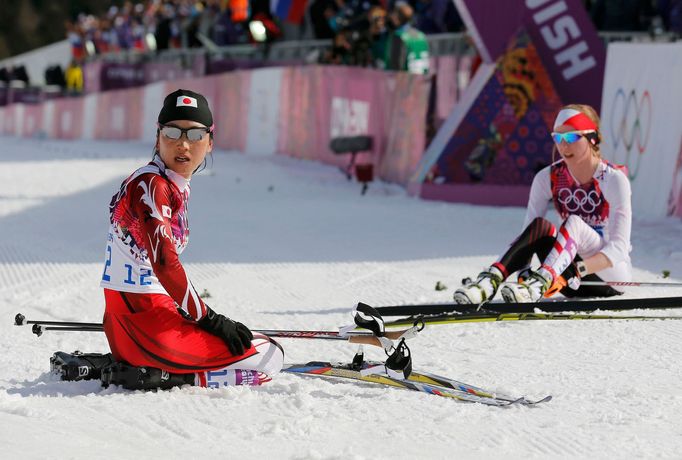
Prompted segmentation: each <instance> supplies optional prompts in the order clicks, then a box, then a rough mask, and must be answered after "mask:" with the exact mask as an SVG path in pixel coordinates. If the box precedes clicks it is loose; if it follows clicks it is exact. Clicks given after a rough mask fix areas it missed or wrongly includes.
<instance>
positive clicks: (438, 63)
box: [431, 56, 464, 124]
mask: <svg viewBox="0 0 682 460" xmlns="http://www.w3.org/2000/svg"><path fill="white" fill-rule="evenodd" d="M431 68H432V69H433V70H432V71H433V72H434V73H435V75H436V114H435V115H436V120H437V124H440V123H438V121H441V120H445V119H446V118H447V117H448V115H450V112H452V109H453V108H454V107H455V104H456V103H457V94H458V92H460V91H463V90H464V88H458V86H459V85H458V83H459V82H458V80H457V57H456V56H438V57H435V58H432V66H431Z"/></svg>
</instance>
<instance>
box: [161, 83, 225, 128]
mask: <svg viewBox="0 0 682 460" xmlns="http://www.w3.org/2000/svg"><path fill="white" fill-rule="evenodd" d="M173 120H192V121H196V122H197V123H201V124H202V125H204V126H206V127H207V128H211V129H212V128H213V114H211V109H210V108H209V107H208V101H206V98H205V97H204V96H202V95H201V94H199V93H195V92H194V91H190V90H188V89H179V90H177V91H173V92H172V93H170V94H169V95H168V96H166V99H164V100H163V108H162V109H161V112H159V119H158V122H159V124H161V125H165V124H166V123H168V122H170V121H173Z"/></svg>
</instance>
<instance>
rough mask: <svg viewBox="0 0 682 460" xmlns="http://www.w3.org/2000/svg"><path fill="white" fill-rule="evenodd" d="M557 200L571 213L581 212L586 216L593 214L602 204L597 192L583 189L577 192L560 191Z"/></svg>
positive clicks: (565, 189) (564, 189)
mask: <svg viewBox="0 0 682 460" xmlns="http://www.w3.org/2000/svg"><path fill="white" fill-rule="evenodd" d="M557 199H558V200H559V203H561V204H562V205H564V207H565V208H566V210H567V211H568V212H571V213H573V212H576V211H578V210H581V211H582V212H584V213H586V214H592V213H593V212H594V211H595V210H596V209H597V207H598V206H599V205H600V204H601V197H600V196H599V194H598V193H597V191H596V190H590V191H589V192H586V191H585V190H583V189H581V188H579V189H575V190H571V189H570V188H562V189H559V193H557Z"/></svg>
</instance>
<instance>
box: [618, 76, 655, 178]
mask: <svg viewBox="0 0 682 460" xmlns="http://www.w3.org/2000/svg"><path fill="white" fill-rule="evenodd" d="M652 113H653V112H652V110H651V94H649V91H648V90H645V91H644V92H643V93H642V94H641V95H640V97H639V98H638V97H637V94H636V91H635V90H634V89H632V90H630V92H629V93H626V92H625V90H623V88H619V89H618V91H616V96H615V97H614V99H613V103H612V104H611V114H610V123H611V124H610V128H611V136H612V140H613V148H614V151H616V152H617V151H618V147H619V146H620V145H621V144H622V145H623V147H624V148H625V163H626V164H627V166H628V171H629V175H630V179H631V180H634V179H635V177H637V172H638V170H639V165H640V162H641V161H642V154H643V153H644V152H645V151H646V147H647V144H648V143H649V135H650V134H651V116H652ZM634 147H636V148H637V152H638V155H637V157H636V160H634V161H635V163H636V164H634V165H633V164H631V163H632V159H631V155H632V150H633V148H634Z"/></svg>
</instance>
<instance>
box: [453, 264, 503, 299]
mask: <svg viewBox="0 0 682 460" xmlns="http://www.w3.org/2000/svg"><path fill="white" fill-rule="evenodd" d="M503 280H504V276H503V275H502V272H501V271H500V269H499V268H497V267H488V269H487V270H485V271H482V272H481V273H479V274H478V278H476V281H472V280H471V279H467V280H466V281H464V286H462V287H461V288H459V289H457V290H456V291H455V293H454V296H453V297H454V298H455V302H457V303H458V304H476V305H480V304H482V303H483V302H486V301H488V300H490V299H492V298H493V296H494V295H495V293H496V292H497V288H498V287H499V286H500V284H501V283H502V281H503Z"/></svg>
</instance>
